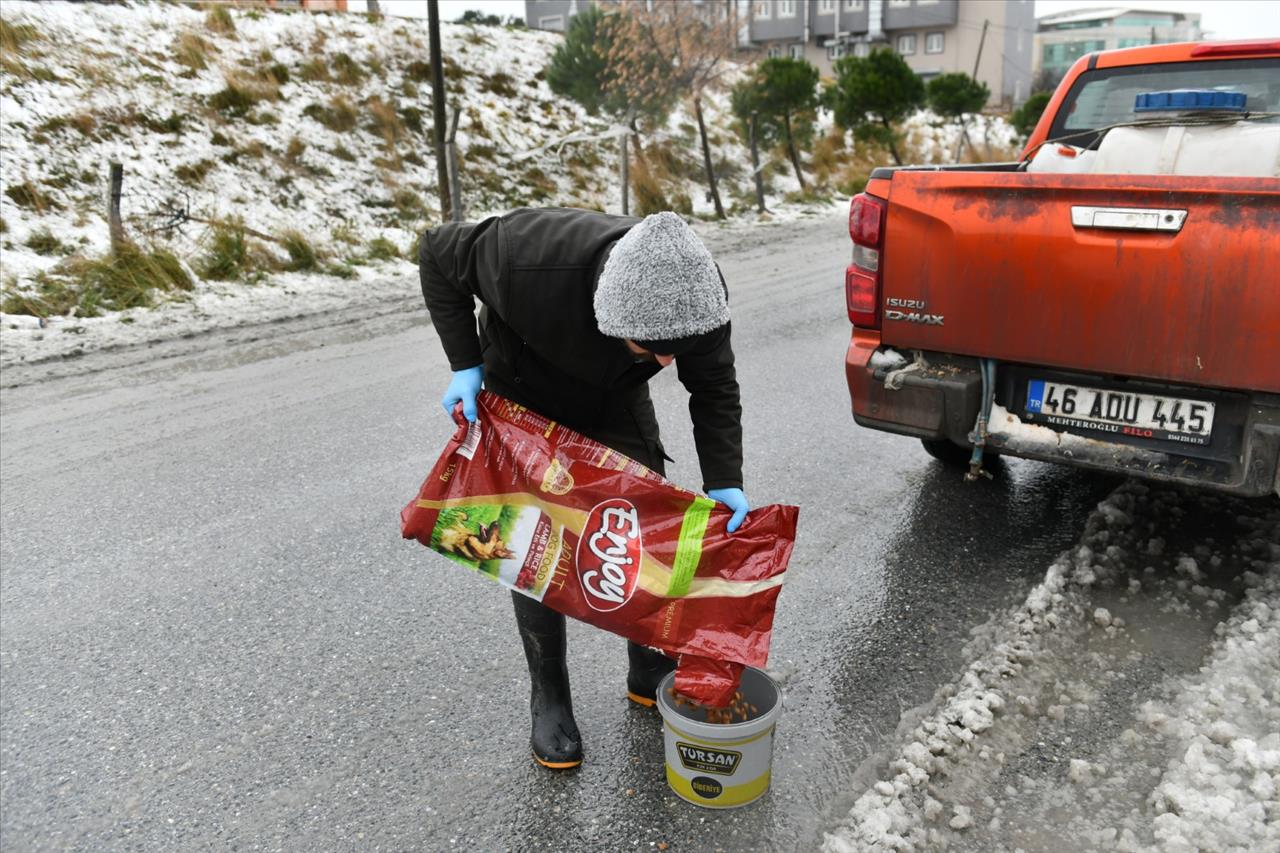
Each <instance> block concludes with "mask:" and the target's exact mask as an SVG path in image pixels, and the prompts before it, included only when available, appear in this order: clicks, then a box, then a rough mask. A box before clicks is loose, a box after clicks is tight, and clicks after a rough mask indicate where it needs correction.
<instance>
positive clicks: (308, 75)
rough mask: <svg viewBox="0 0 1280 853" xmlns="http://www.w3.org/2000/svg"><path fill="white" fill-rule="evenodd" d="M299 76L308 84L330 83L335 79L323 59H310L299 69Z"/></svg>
mask: <svg viewBox="0 0 1280 853" xmlns="http://www.w3.org/2000/svg"><path fill="white" fill-rule="evenodd" d="M298 76H299V77H301V78H302V79H303V80H305V81H307V82H308V83H328V82H329V81H330V80H332V79H333V78H332V77H331V76H330V74H329V66H328V65H325V64H324V61H323V60H321V59H308V60H307V61H306V62H304V63H302V65H300V66H299V67H298Z"/></svg>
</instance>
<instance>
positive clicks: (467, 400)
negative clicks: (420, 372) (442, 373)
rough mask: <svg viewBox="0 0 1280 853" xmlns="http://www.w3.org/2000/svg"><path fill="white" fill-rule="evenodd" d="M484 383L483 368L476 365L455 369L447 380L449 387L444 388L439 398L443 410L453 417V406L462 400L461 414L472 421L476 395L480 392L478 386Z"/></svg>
mask: <svg viewBox="0 0 1280 853" xmlns="http://www.w3.org/2000/svg"><path fill="white" fill-rule="evenodd" d="M483 384H484V368H483V367H480V366H479V365H476V366H475V367H468V368H467V369H466V370H455V371H454V372H453V378H452V379H450V380H449V387H448V388H446V389H445V391H444V396H443V397H442V398H440V405H442V406H444V412H445V414H446V415H448V416H449V417H453V407H454V406H456V405H457V404H458V402H459V401H461V402H462V414H463V415H465V416H466V418H467V420H469V421H474V420H475V419H476V395H477V394H479V393H480V386H481V385H483Z"/></svg>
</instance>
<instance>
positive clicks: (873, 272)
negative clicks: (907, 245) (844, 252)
mask: <svg viewBox="0 0 1280 853" xmlns="http://www.w3.org/2000/svg"><path fill="white" fill-rule="evenodd" d="M884 211H885V204H884V201H882V200H881V199H878V198H876V197H875V196H870V195H867V194H866V193H859V194H858V195H856V196H854V197H853V201H851V202H849V237H850V238H851V239H852V240H853V263H851V264H849V266H848V268H847V269H845V271H844V295H845V302H846V303H847V305H848V308H849V320H850V321H851V322H852V323H853V324H854V325H855V326H866V327H869V328H872V329H878V328H880V284H881V272H880V251H881V249H882V248H883V247H884Z"/></svg>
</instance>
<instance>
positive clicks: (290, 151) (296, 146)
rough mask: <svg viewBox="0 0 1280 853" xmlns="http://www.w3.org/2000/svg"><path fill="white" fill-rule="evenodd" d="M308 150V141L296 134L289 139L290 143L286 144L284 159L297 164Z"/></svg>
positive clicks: (291, 163)
mask: <svg viewBox="0 0 1280 853" xmlns="http://www.w3.org/2000/svg"><path fill="white" fill-rule="evenodd" d="M306 150H307V143H305V142H303V141H302V140H301V139H299V138H298V137H296V136H295V137H292V138H291V139H290V140H289V144H288V145H286V146H285V149H284V159H285V160H287V161H288V162H289V165H291V166H296V165H298V162H299V161H300V160H301V159H302V155H303V153H304V152H305V151H306Z"/></svg>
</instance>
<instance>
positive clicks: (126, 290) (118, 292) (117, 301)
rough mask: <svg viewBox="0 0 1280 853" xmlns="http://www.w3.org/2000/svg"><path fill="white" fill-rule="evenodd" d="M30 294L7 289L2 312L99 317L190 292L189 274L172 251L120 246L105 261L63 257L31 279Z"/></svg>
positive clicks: (44, 315)
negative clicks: (166, 295) (158, 295)
mask: <svg viewBox="0 0 1280 853" xmlns="http://www.w3.org/2000/svg"><path fill="white" fill-rule="evenodd" d="M32 281H33V283H34V284H35V285H36V289H35V290H34V292H32V291H11V292H10V293H8V294H6V295H5V298H4V301H3V304H0V311H4V312H5V313H7V314H33V315H35V316H37V317H50V316H53V315H57V314H69V313H71V312H72V311H73V310H74V312H75V314H76V315H77V316H80V317H97V316H99V315H100V314H101V313H102V312H103V311H123V310H125V309H126V308H141V307H146V306H150V305H153V304H155V295H156V293H157V292H160V293H173V292H181V291H189V290H191V289H192V288H193V287H194V282H192V280H191V276H190V275H188V274H187V271H186V270H185V269H184V268H183V266H182V263H181V262H180V261H179V260H178V259H177V257H175V256H174V255H173V254H172V253H171V252H167V251H164V250H162V249H152V250H147V249H142V248H139V247H137V246H135V245H132V244H127V243H126V244H124V245H122V246H120V247H118V248H117V249H116V250H115V251H114V252H112V253H111V254H109V255H107V256H106V257H103V258H85V257H71V258H67V259H65V260H63V261H61V262H59V263H58V264H56V265H55V266H54V267H53V268H52V269H50V270H48V271H47V272H42V273H38V274H37V275H36V276H34V277H33V279H32Z"/></svg>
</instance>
